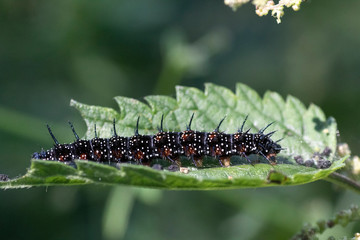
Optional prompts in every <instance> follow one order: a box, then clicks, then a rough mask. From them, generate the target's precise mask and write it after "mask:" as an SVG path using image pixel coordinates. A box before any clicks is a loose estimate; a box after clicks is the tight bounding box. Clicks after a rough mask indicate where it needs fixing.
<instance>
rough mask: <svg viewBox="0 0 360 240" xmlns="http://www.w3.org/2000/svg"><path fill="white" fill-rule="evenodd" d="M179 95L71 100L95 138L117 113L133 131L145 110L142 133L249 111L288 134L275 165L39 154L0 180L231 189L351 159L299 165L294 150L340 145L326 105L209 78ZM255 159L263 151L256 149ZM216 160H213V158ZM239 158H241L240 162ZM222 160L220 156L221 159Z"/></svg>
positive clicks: (295, 179)
mask: <svg viewBox="0 0 360 240" xmlns="http://www.w3.org/2000/svg"><path fill="white" fill-rule="evenodd" d="M176 92H177V94H176V99H173V98H171V97H167V96H147V97H145V100H146V101H147V103H148V105H147V104H145V103H143V102H140V101H138V100H135V99H131V98H126V97H115V100H116V102H117V103H118V105H119V108H120V113H118V112H116V111H115V110H113V109H110V108H105V107H98V106H89V105H86V104H82V103H79V102H76V101H74V100H72V101H71V103H70V105H71V106H74V107H75V108H77V109H78V110H79V111H80V113H81V115H82V116H83V118H84V120H85V122H86V124H87V126H88V130H87V132H86V134H85V137H86V138H87V139H91V138H93V137H94V124H96V126H97V131H98V134H99V135H100V137H110V136H111V135H112V121H113V119H115V120H116V126H117V130H118V133H119V134H121V135H123V136H131V135H133V132H134V128H135V124H136V119H137V117H138V116H140V126H139V132H140V133H141V134H155V133H156V132H157V130H156V129H157V126H158V125H159V124H160V119H161V116H162V114H164V128H165V129H168V130H171V131H181V130H184V128H185V125H186V124H187V123H188V121H189V119H190V116H191V114H192V113H195V118H194V121H193V129H196V130H199V131H211V130H213V129H214V128H215V127H216V126H217V124H218V122H219V121H220V120H221V119H222V118H223V117H224V116H226V119H225V121H224V123H223V125H222V127H221V130H222V131H226V132H235V131H236V130H237V129H238V127H239V126H240V125H241V124H242V122H243V120H244V118H245V116H246V115H249V118H248V122H247V123H246V124H245V126H246V127H248V128H251V129H252V130H251V132H255V131H257V130H259V129H261V128H263V127H264V126H266V125H267V124H269V123H270V122H273V121H275V123H274V124H273V125H271V126H270V127H269V129H267V131H268V132H270V131H273V130H277V132H276V133H275V134H274V135H273V137H272V139H274V140H276V139H280V138H284V140H283V141H282V142H281V145H282V147H284V148H286V150H284V151H282V152H281V153H280V154H279V155H278V156H277V159H278V163H279V164H277V165H275V166H272V165H269V164H268V163H267V162H266V160H265V161H263V160H262V159H261V158H259V160H261V162H264V163H260V164H256V165H254V166H252V165H248V164H246V161H242V160H239V159H238V160H236V159H233V162H234V163H236V165H235V164H234V165H233V166H231V167H228V168H222V167H212V168H198V169H196V168H195V167H189V172H188V173H181V172H170V171H166V170H164V171H159V170H154V169H152V168H150V167H146V166H139V165H130V164H121V165H117V166H116V167H114V166H109V165H105V164H99V163H95V162H87V161H76V162H75V164H76V165H77V168H76V169H75V168H73V167H70V166H67V165H65V164H63V163H59V162H51V161H42V160H33V161H32V164H31V168H30V170H29V171H28V172H27V173H26V174H25V175H24V176H23V177H20V178H17V179H13V180H10V181H7V182H0V187H1V188H17V187H31V186H41V185H42V186H44V185H74V184H90V183H96V184H125V185H134V186H143V187H152V188H164V189H203V190H205V189H230V188H248V187H265V186H279V185H297V184H304V183H308V182H312V181H316V180H319V179H324V178H326V177H327V176H328V175H329V174H331V173H332V172H334V171H336V170H337V169H339V168H341V167H343V166H344V163H343V162H344V161H345V159H346V157H345V158H342V159H339V158H338V157H336V156H335V154H332V155H331V156H330V160H331V161H332V162H333V163H332V165H331V167H330V168H328V169H316V168H311V167H305V166H300V165H297V164H296V163H295V160H294V156H296V155H301V156H302V157H303V158H304V159H305V160H306V159H309V158H311V156H312V155H313V154H314V152H319V151H322V150H323V149H325V147H329V148H330V149H331V150H332V152H333V153H335V149H336V130H337V127H336V122H335V120H334V119H333V118H328V119H326V117H325V115H324V113H323V112H322V111H321V109H320V108H319V107H317V106H315V105H310V107H309V108H305V106H304V105H303V104H302V103H301V102H300V101H299V100H298V99H296V98H295V97H292V96H289V97H288V98H287V99H286V101H284V100H283V99H282V97H281V96H280V95H279V94H277V93H274V92H266V93H265V96H264V98H263V99H262V98H261V97H260V96H259V95H258V94H257V93H256V92H255V91H254V90H253V89H251V88H249V87H248V86H246V85H244V84H240V83H239V84H237V86H236V93H235V94H234V93H233V92H232V91H230V90H229V89H227V88H224V87H221V86H217V85H214V84H206V85H205V91H204V92H202V91H200V90H198V89H196V88H189V87H182V86H178V87H177V88H176ZM254 157H255V158H256V156H254ZM211 160H213V161H214V159H210V161H211ZM239 162H240V164H239ZM215 163H216V161H215Z"/></svg>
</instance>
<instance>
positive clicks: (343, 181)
mask: <svg viewBox="0 0 360 240" xmlns="http://www.w3.org/2000/svg"><path fill="white" fill-rule="evenodd" d="M325 180H326V181H329V182H332V183H335V184H337V185H339V186H342V187H344V188H347V189H350V190H352V191H355V192H357V193H359V194H360V184H359V183H358V182H356V181H354V180H352V179H350V178H348V177H347V176H345V175H342V174H340V173H337V172H333V173H331V174H330V175H329V176H328V177H327V178H325Z"/></svg>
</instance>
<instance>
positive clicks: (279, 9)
mask: <svg viewBox="0 0 360 240" xmlns="http://www.w3.org/2000/svg"><path fill="white" fill-rule="evenodd" d="M303 1H304V0H279V1H278V3H276V4H275V2H274V1H273V0H253V1H252V4H254V5H255V8H256V10H255V12H256V14H257V15H259V16H260V17H262V16H266V15H267V14H268V13H269V12H270V11H271V16H273V17H274V18H276V21H277V23H281V17H282V16H283V15H284V8H285V7H287V8H290V7H291V8H292V9H293V10H294V11H298V10H300V4H301V3H302V2H303ZM248 2H250V0H225V4H226V5H228V6H230V7H231V8H232V9H233V10H234V11H235V10H236V9H237V8H238V7H240V6H242V5H243V4H245V3H248Z"/></svg>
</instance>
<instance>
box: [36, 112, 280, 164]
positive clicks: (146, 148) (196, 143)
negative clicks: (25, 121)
mask: <svg viewBox="0 0 360 240" xmlns="http://www.w3.org/2000/svg"><path fill="white" fill-rule="evenodd" d="M193 117H194V114H193V115H192V116H191V119H190V122H189V125H187V126H186V130H185V131H183V132H164V131H163V120H164V116H162V118H161V125H160V127H159V129H158V130H159V132H158V133H157V134H156V135H140V134H139V131H138V129H139V118H138V119H137V124H136V128H135V135H134V136H132V137H121V136H118V135H117V133H116V128H115V119H114V122H113V126H114V130H113V131H114V135H113V137H111V138H99V137H98V136H97V133H96V125H95V138H93V139H91V140H81V139H80V138H79V136H78V135H77V133H76V132H75V129H74V127H73V125H72V123H71V122H69V124H70V127H71V130H72V132H73V133H74V135H75V138H76V141H75V142H74V143H71V144H60V143H59V142H58V141H57V139H56V138H55V136H54V134H53V133H52V131H51V129H50V127H49V125H47V128H48V130H49V133H50V135H51V137H52V138H53V140H54V142H55V145H54V147H53V148H52V149H50V150H47V151H44V150H42V151H41V152H40V153H38V152H36V153H34V154H33V156H32V157H33V159H43V160H50V161H61V162H71V161H73V160H75V159H80V160H89V161H96V162H108V163H112V162H117V163H119V162H130V161H134V162H136V163H137V164H143V165H150V163H151V161H152V160H153V159H159V158H163V159H167V160H169V161H170V162H171V163H176V164H178V165H181V161H180V157H181V156H186V157H188V158H190V159H191V160H192V161H193V163H194V164H195V166H202V159H203V157H204V156H210V157H214V158H216V159H218V160H219V163H220V165H221V166H229V165H230V157H231V156H234V155H238V156H242V157H245V158H246V159H247V161H248V162H249V163H250V164H252V162H251V160H250V159H249V158H248V156H249V155H251V154H259V155H261V156H263V157H264V158H266V159H267V160H268V161H269V162H270V163H271V164H276V159H275V157H276V154H278V153H279V152H280V151H281V150H283V148H282V147H281V146H280V145H279V144H278V142H279V141H281V139H280V140H278V141H275V142H274V141H273V140H271V138H270V137H271V136H272V135H273V134H274V133H275V131H273V132H270V133H268V134H264V131H265V130H266V129H267V128H268V127H269V126H270V125H271V124H273V123H270V124H268V125H267V126H266V127H265V128H263V129H260V130H259V132H258V133H249V131H250V129H248V130H247V131H245V132H243V127H244V124H245V122H246V120H247V116H246V118H245V120H244V122H243V124H242V126H241V128H240V129H239V130H238V132H236V133H234V134H226V133H224V132H220V131H219V129H220V125H221V124H222V122H223V121H224V119H225V118H224V119H222V120H221V121H220V123H219V125H218V126H217V128H216V129H215V130H214V131H212V132H209V133H208V132H199V131H194V130H192V129H191V122H192V120H193Z"/></svg>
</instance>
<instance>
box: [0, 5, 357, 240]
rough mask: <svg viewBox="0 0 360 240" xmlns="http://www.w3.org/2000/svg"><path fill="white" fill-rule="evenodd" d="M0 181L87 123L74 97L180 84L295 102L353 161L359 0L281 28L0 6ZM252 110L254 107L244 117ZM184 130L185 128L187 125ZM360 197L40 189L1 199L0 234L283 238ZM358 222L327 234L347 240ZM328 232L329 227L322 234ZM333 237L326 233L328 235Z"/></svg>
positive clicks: (252, 21)
mask: <svg viewBox="0 0 360 240" xmlns="http://www.w3.org/2000/svg"><path fill="white" fill-rule="evenodd" d="M0 9H1V11H0V83H1V84H0V116H1V117H0V151H1V158H0V173H6V174H8V175H9V176H10V177H16V176H20V175H22V174H24V173H25V171H26V168H27V167H28V166H29V165H30V162H29V160H30V157H31V154H32V153H33V152H34V151H38V150H39V149H41V148H45V149H46V148H50V147H51V145H52V141H51V139H50V137H49V136H48V133H47V130H46V127H45V124H46V123H49V124H50V125H51V126H52V127H53V131H54V133H55V134H56V136H57V137H58V139H59V141H61V142H70V141H72V140H73V136H72V133H71V131H70V129H69V128H68V125H67V121H68V120H71V121H73V122H74V125H75V126H76V128H77V129H78V132H79V133H81V134H84V133H85V130H86V129H85V123H84V122H83V121H82V119H81V117H80V114H78V112H77V111H76V110H75V109H73V108H71V107H69V102H70V99H72V98H73V99H76V100H78V101H80V102H84V103H87V104H94V105H101V106H108V107H112V108H116V107H117V106H116V103H115V101H114V100H113V97H114V96H126V97H133V98H137V99H142V97H144V96H146V95H150V94H165V95H169V96H174V92H175V88H174V86H175V85H176V84H181V85H185V86H194V87H197V88H200V89H203V84H204V83H205V82H213V83H216V84H219V85H223V86H225V87H228V88H230V89H233V90H234V88H235V83H236V82H242V83H245V84H247V85H249V86H250V87H251V88H254V89H255V90H257V91H258V92H259V93H260V94H261V95H262V94H263V93H264V92H265V91H266V90H272V91H276V92H279V93H280V94H281V95H282V96H283V97H286V95H288V94H291V95H294V96H296V97H298V98H299V99H301V100H302V101H303V102H304V103H305V104H306V105H308V104H309V103H311V102H312V103H315V104H317V105H319V106H320V107H321V108H322V109H323V110H324V112H325V113H326V114H327V115H328V116H333V117H335V118H336V120H337V122H338V127H339V130H340V133H341V135H340V137H339V141H346V142H348V143H349V144H350V147H351V149H352V150H353V153H354V154H359V149H358V147H357V146H358V144H359V140H360V139H359V137H358V133H359V132H360V131H359V130H360V124H358V121H359V120H358V119H359V115H360V108H358V105H359V104H360V98H359V96H358V93H359V91H358V90H359V87H360V81H359V80H360V68H359V66H360V53H359V50H358V48H359V47H358V46H359V44H360V31H359V29H360V21H359V20H358V16H359V10H360V2H359V1H355V0H350V1H347V3H346V4H344V3H343V2H341V1H335V0H328V1H325V0H318V1H311V2H309V1H308V2H306V3H303V4H302V8H301V10H300V11H299V12H293V11H292V10H287V11H286V12H285V16H284V17H283V22H282V23H281V24H280V25H278V24H276V21H275V19H273V18H272V17H270V16H266V17H262V18H260V17H258V16H257V15H255V13H254V7H253V6H252V5H251V4H247V5H245V6H243V7H241V8H240V9H239V10H238V11H237V12H233V11H232V10H231V9H230V8H229V7H227V6H225V5H224V3H223V1H221V0H219V1H206V2H205V1H190V0H189V1H166V0H147V1H145V0H138V1H101V2H100V1H99V2H95V1H81V0H73V1H70V0H64V1H51V0H50V1H10V0H8V1H4V0H0ZM250 114H251V113H250ZM184 125H185V123H184ZM358 202H359V196H357V195H355V194H353V193H351V192H344V191H343V190H341V189H335V188H334V187H333V186H332V185H331V184H330V183H327V182H317V183H313V184H307V185H304V186H297V187H283V188H266V189H252V190H251V189H250V190H231V191H209V192H197V191H158V190H147V189H145V190H144V189H136V188H130V187H116V188H115V187H103V186H85V187H48V188H32V189H29V190H27V189H22V190H6V191H1V192H0V203H1V204H0V213H1V217H0V234H1V236H2V237H4V239H5V238H6V239H24V238H27V239H118V238H121V237H122V238H123V239H144V238H146V239H184V238H191V239H195V238H196V239H220V238H221V239H284V238H288V237H290V236H291V235H292V234H294V233H295V232H296V231H298V230H299V229H300V228H301V226H302V224H303V223H304V222H306V221H308V222H314V221H316V220H319V219H322V218H328V217H330V216H332V215H333V214H334V213H335V211H337V210H339V209H343V208H348V206H349V204H351V203H358ZM356 229H357V231H358V229H359V225H358V226H355V225H349V227H347V228H345V229H342V228H340V227H336V228H335V229H334V230H332V232H331V234H334V235H335V236H344V235H347V236H349V237H350V236H352V235H353V233H354V232H355V231H356ZM327 233H328V232H327ZM328 234H330V233H328Z"/></svg>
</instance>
